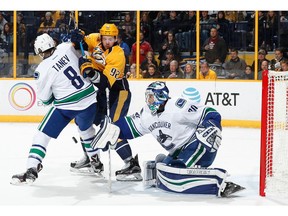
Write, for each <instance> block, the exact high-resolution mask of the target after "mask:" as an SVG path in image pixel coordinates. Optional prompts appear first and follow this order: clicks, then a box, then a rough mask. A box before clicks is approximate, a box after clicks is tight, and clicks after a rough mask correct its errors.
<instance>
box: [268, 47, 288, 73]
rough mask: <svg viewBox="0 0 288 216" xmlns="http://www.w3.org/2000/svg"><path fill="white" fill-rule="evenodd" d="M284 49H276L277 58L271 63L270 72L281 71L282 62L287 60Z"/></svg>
mask: <svg viewBox="0 0 288 216" xmlns="http://www.w3.org/2000/svg"><path fill="white" fill-rule="evenodd" d="M285 59H286V58H285V57H284V51H283V48H276V49H275V58H274V59H272V60H271V61H270V62H269V70H275V71H280V70H281V64H280V62H281V61H282V60H285Z"/></svg>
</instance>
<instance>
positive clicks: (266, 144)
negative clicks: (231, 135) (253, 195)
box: [259, 71, 288, 197]
mask: <svg viewBox="0 0 288 216" xmlns="http://www.w3.org/2000/svg"><path fill="white" fill-rule="evenodd" d="M287 120H288V72H275V71H264V72H263V74H262V109H261V150H260V185H259V194H260V195H261V196H283V197H284V196H288V123H287Z"/></svg>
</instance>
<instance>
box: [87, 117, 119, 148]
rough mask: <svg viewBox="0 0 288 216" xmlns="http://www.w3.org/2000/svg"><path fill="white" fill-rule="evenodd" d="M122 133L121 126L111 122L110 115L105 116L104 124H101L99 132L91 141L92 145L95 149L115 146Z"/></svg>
mask: <svg viewBox="0 0 288 216" xmlns="http://www.w3.org/2000/svg"><path fill="white" fill-rule="evenodd" d="M119 134H120V128H119V127H118V126H116V125H114V124H112V123H111V120H110V118H109V117H108V116H105V119H104V121H103V124H101V127H100V130H99V131H98V132H97V134H96V136H95V138H94V139H93V140H92V142H91V147H92V148H93V149H96V148H100V149H103V148H105V147H106V146H107V144H108V145H110V146H111V148H113V147H114V146H116V142H117V140H118V137H119Z"/></svg>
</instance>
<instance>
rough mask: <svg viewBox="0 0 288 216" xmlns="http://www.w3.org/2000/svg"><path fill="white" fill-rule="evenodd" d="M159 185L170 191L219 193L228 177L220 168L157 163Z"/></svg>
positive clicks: (157, 181)
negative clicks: (185, 166) (182, 166)
mask: <svg viewBox="0 0 288 216" xmlns="http://www.w3.org/2000/svg"><path fill="white" fill-rule="evenodd" d="M156 170H157V176H156V183H157V187H158V188H160V189H163V190H166V191H170V192H177V193H187V194H214V195H217V196H218V195H219V193H220V191H221V190H222V187H223V184H225V183H224V182H225V179H226V177H227V175H228V174H227V172H226V170H224V169H220V168H176V167H171V166H167V165H165V164H164V163H157V164H156Z"/></svg>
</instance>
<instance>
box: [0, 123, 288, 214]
mask: <svg viewBox="0 0 288 216" xmlns="http://www.w3.org/2000/svg"><path fill="white" fill-rule="evenodd" d="M37 126H38V124H37V123H0V131H1V145H0V158H1V163H0V169H1V178H0V191H1V196H0V206H1V207H0V209H1V208H2V207H3V208H4V209H9V211H10V210H11V209H14V210H13V212H15V209H17V208H14V207H19V206H21V207H33V208H36V209H37V208H38V207H39V206H41V207H43V206H45V208H44V209H50V207H56V208H57V207H60V208H61V207H63V206H64V207H83V206H85V207H89V208H90V209H91V211H94V207H97V208H96V209H101V208H104V209H110V207H113V208H111V209H110V210H111V211H118V210H117V209H122V208H125V207H127V209H128V210H125V211H130V209H131V207H133V206H134V207H135V206H137V209H138V208H139V209H143V210H145V207H147V206H149V207H160V208H164V209H166V210H167V209H170V208H171V209H174V210H175V208H179V207H180V208H181V209H182V210H183V208H184V209H185V208H187V207H189V208H188V209H190V208H191V209H194V210H193V211H195V210H196V209H197V208H200V209H203V207H204V208H205V206H214V207H215V208H216V207H223V206H225V208H226V207H227V208H228V207H240V208H242V207H252V208H254V207H256V208H257V207H261V209H262V210H263V208H264V209H266V208H269V209H270V208H272V209H274V208H275V207H280V208H281V207H285V206H287V204H288V199H282V198H267V197H265V198H264V197H260V196H259V192H258V191H259V158H260V156H259V152H260V147H259V146H260V144H259V143H260V129H247V128H236V127H235V128H225V127H224V128H223V142H222V145H221V147H220V149H219V151H218V155H217V157H216V160H215V162H214V165H213V167H219V168H224V169H226V170H227V171H228V172H229V173H230V176H229V178H228V180H230V181H233V182H235V183H238V184H240V185H242V186H244V187H246V190H244V191H241V192H239V193H238V194H235V196H232V197H230V198H217V197H215V196H210V195H187V194H186V195H184V194H176V193H168V192H165V191H161V190H159V189H156V188H148V189H147V188H144V187H143V185H142V182H137V183H136V182H134V183H132V182H117V181H116V180H115V175H114V173H115V171H116V170H118V169H121V168H122V166H123V162H122V161H121V159H120V157H119V156H118V155H117V154H116V152H114V151H111V163H112V166H111V167H112V191H111V193H109V188H108V183H107V182H108V167H109V163H108V153H107V152H103V153H101V160H102V162H103V163H104V166H105V168H104V173H103V174H104V177H106V178H104V179H103V178H102V179H101V178H96V177H95V176H83V175H75V174H72V173H71V172H70V171H69V164H70V162H71V161H73V160H77V159H79V158H80V157H81V156H82V149H81V147H80V144H79V143H78V144H76V143H74V142H73V140H72V136H75V137H77V129H76V126H75V125H74V124H73V123H71V124H69V125H68V126H67V127H66V128H65V129H64V131H63V132H62V133H61V134H60V136H59V138H58V139H57V140H51V142H50V144H49V146H48V149H47V154H46V158H45V159H44V162H43V165H44V168H43V170H42V171H41V172H40V174H39V178H38V179H37V180H36V181H35V182H34V184H33V185H31V186H28V185H22V186H15V185H11V184H10V179H11V176H12V175H13V174H16V173H21V172H23V171H25V169H26V168H25V166H26V159H27V155H28V152H29V149H30V145H31V140H32V137H33V135H34V132H35V130H36V129H37ZM131 147H132V150H133V154H134V155H135V154H136V153H138V154H139V162H140V165H141V164H142V163H143V161H146V160H151V159H152V160H153V159H154V158H155V156H156V155H157V154H158V153H165V151H164V150H163V149H162V147H161V146H160V145H159V144H157V143H156V142H155V140H154V139H153V137H150V136H149V135H147V136H144V137H141V138H137V139H134V140H132V141H131ZM49 206H50V207H49ZM115 206H117V207H115ZM173 207H175V208H173ZM21 209H22V208H21ZM24 209H25V208H24ZM69 209H70V210H71V208H69ZM85 209H87V208H85ZM213 209H214V208H213ZM216 209H217V208H216ZM259 209H260V208H259ZM39 211H43V210H39ZM72 211H73V212H72V214H73V213H75V212H74V210H72ZM119 211H120V210H119ZM264 211H265V212H266V210H264ZM169 212H170V210H169ZM20 213H21V214H22V211H21V212H20ZM26 213H27V215H28V214H29V210H28V212H26ZM95 214H97V213H96V212H95ZM1 215H2V214H1ZM29 215H30V214H29ZM77 215H78V214H77Z"/></svg>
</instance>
